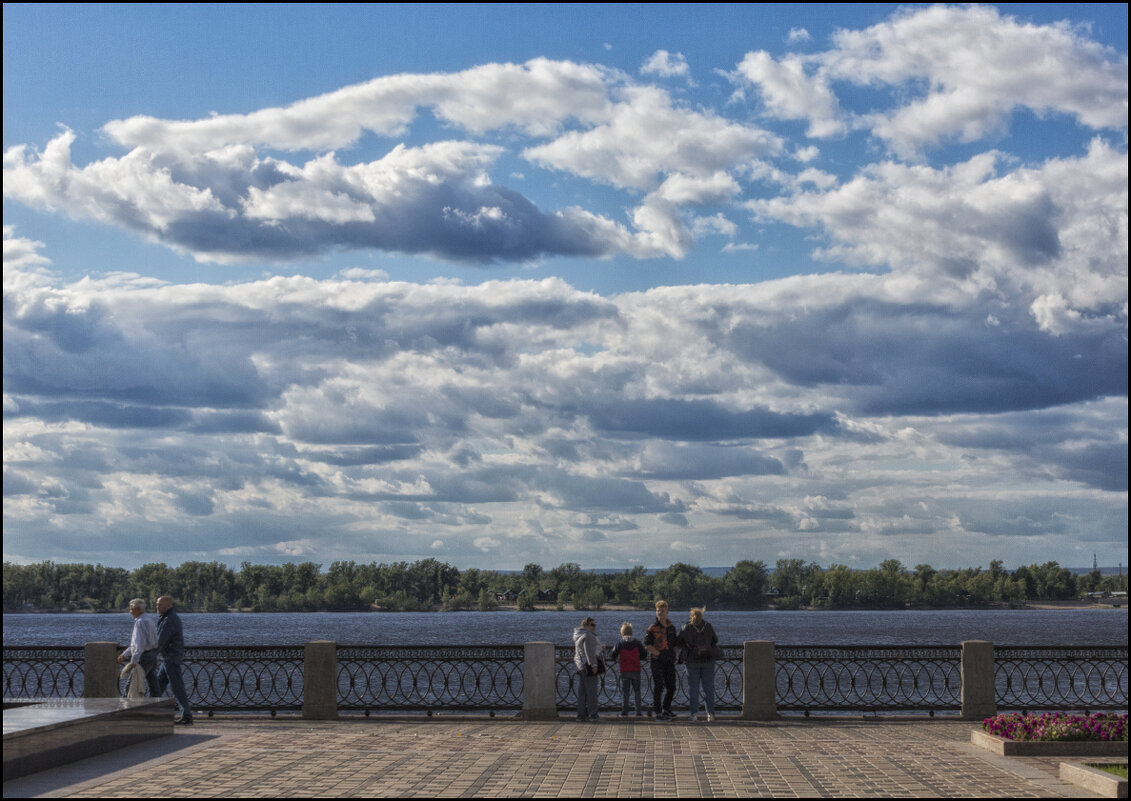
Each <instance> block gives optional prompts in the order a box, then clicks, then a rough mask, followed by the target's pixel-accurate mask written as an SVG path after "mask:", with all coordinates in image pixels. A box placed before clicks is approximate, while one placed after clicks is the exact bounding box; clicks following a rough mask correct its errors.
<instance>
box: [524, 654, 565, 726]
mask: <svg viewBox="0 0 1131 801" xmlns="http://www.w3.org/2000/svg"><path fill="white" fill-rule="evenodd" d="M557 717H558V690H557V671H556V670H555V665H554V644H553V643H552V642H528V643H525V644H524V645H523V646H522V719H523V720H556V719H557Z"/></svg>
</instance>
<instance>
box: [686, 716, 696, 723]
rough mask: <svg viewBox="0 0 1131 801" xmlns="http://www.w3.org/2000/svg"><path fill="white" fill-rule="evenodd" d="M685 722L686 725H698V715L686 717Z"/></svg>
mask: <svg viewBox="0 0 1131 801" xmlns="http://www.w3.org/2000/svg"><path fill="white" fill-rule="evenodd" d="M687 722H688V723H698V722H699V716H698V715H688V716H687Z"/></svg>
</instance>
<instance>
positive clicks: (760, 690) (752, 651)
mask: <svg viewBox="0 0 1131 801" xmlns="http://www.w3.org/2000/svg"><path fill="white" fill-rule="evenodd" d="M777 716H778V701H777V675H776V674H775V671H774V644H773V643H772V642H770V641H768V640H747V641H746V642H744V643H743V644H742V719H743V720H774V719H776V718H777Z"/></svg>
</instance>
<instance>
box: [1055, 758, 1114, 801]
mask: <svg viewBox="0 0 1131 801" xmlns="http://www.w3.org/2000/svg"><path fill="white" fill-rule="evenodd" d="M1113 764H1122V765H1123V766H1124V767H1126V766H1127V763H1126V762H1122V763H1113ZM1060 780H1061V781H1062V782H1064V783H1065V784H1072V785H1075V786H1077V787H1082V788H1084V789H1085V790H1088V791H1090V792H1093V793H1095V794H1096V795H1098V796H1100V797H1101V798H1126V797H1127V780H1126V779H1121V778H1119V777H1118V776H1114V775H1112V774H1110V773H1107V772H1106V771H1102V770H1097V769H1096V768H1092V767H1089V766H1087V765H1083V764H1080V763H1078V762H1061V763H1060Z"/></svg>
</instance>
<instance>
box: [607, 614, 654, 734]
mask: <svg viewBox="0 0 1131 801" xmlns="http://www.w3.org/2000/svg"><path fill="white" fill-rule="evenodd" d="M620 637H621V639H620V642H618V643H617V644H616V646H615V647H614V648H613V652H612V654H611V655H610V658H612V659H616V660H617V666H618V667H619V668H620V687H621V693H622V694H623V701H622V702H621V712H620V715H621V717H622V718H626V717H628V693H629V690H631V691H632V692H633V693H635V695H636V717H638V718H639V717H643V716H644V713H643V711H641V709H640V660H642V659H646V658H647V657H648V652H647V651H646V650H644V645H643V644H642V643H641V642H640V640H638V639H636V638H635V637H633V636H632V624H631V623H622V624H621V627H620Z"/></svg>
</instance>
